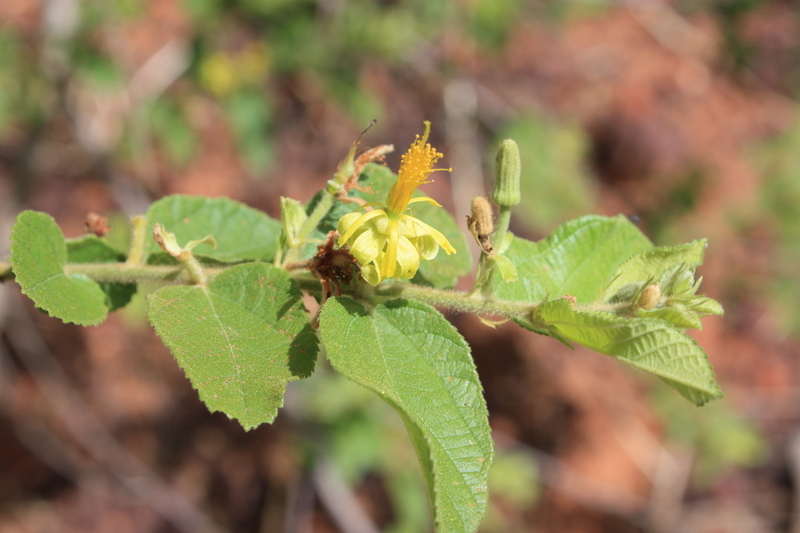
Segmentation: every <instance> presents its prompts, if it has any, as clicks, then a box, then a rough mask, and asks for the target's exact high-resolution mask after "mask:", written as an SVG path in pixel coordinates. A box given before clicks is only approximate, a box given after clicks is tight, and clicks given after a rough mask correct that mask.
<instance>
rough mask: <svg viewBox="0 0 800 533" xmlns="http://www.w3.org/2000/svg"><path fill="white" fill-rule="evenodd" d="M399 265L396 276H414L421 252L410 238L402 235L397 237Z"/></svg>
mask: <svg viewBox="0 0 800 533" xmlns="http://www.w3.org/2000/svg"><path fill="white" fill-rule="evenodd" d="M397 266H398V267H399V269H396V270H395V272H394V277H399V278H409V279H410V278H413V277H414V274H416V273H417V269H418V268H419V253H418V252H417V248H416V247H415V246H414V245H413V244H412V243H411V241H410V240H408V238H406V237H404V236H402V235H400V237H399V238H398V239H397Z"/></svg>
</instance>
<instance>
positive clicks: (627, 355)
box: [538, 299, 722, 406]
mask: <svg viewBox="0 0 800 533" xmlns="http://www.w3.org/2000/svg"><path fill="white" fill-rule="evenodd" d="M538 318H539V319H541V321H542V322H543V323H544V324H546V325H547V326H548V327H554V328H556V329H557V331H558V333H559V334H560V335H563V336H564V337H565V338H567V339H569V340H571V341H574V342H576V343H578V344H582V345H583V346H586V347H588V348H591V349H593V350H597V351H598V352H600V353H604V354H606V355H610V356H612V357H615V358H617V359H619V360H621V361H624V362H626V363H628V364H630V365H632V366H635V367H636V368H639V369H641V370H645V371H647V372H650V373H652V374H655V375H657V376H658V377H660V378H661V379H663V380H664V381H665V382H666V383H667V384H669V385H671V386H672V387H674V388H675V389H676V390H677V391H678V392H680V393H681V394H682V395H683V396H685V397H686V398H687V399H689V400H690V401H692V402H694V404H695V405H698V406H700V405H703V404H704V403H706V402H708V401H710V400H713V399H715V398H721V397H722V391H721V390H720V388H719V386H718V385H717V383H716V381H715V378H714V370H713V369H712V368H711V364H710V363H709V362H708V356H707V355H706V354H705V352H704V351H703V349H702V348H700V346H698V345H697V343H696V342H695V341H694V339H692V338H691V337H689V336H688V335H686V334H684V333H681V332H680V331H678V330H676V329H675V328H674V327H673V326H672V325H671V324H669V323H667V322H664V321H663V320H658V319H652V318H622V317H618V316H615V315H612V314H610V313H605V312H600V311H585V310H576V309H573V307H572V304H571V303H570V302H569V301H567V300H565V299H558V300H552V301H549V302H546V303H544V304H542V305H541V306H540V307H539V310H538Z"/></svg>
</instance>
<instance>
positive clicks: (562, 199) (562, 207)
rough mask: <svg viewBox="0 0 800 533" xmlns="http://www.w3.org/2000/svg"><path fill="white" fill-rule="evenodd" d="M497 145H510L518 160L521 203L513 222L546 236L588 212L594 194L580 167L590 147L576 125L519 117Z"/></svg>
mask: <svg viewBox="0 0 800 533" xmlns="http://www.w3.org/2000/svg"><path fill="white" fill-rule="evenodd" d="M499 139H514V140H515V141H516V142H517V144H518V145H519V149H520V155H521V158H522V178H521V179H522V181H521V186H522V203H521V204H520V205H519V206H518V208H517V209H516V210H515V211H514V216H515V218H516V219H518V220H520V221H521V222H522V223H523V224H525V225H527V227H529V228H530V229H532V230H534V231H537V232H545V231H549V230H550V229H551V228H553V227H554V226H556V225H557V224H559V223H560V222H563V221H565V220H569V219H570V218H574V217H577V216H579V215H581V214H584V213H588V212H591V211H592V210H593V207H594V204H595V191H594V190H593V188H592V183H591V180H590V178H589V174H588V171H587V168H586V167H585V163H584V161H585V155H586V153H587V150H588V142H589V141H588V139H587V136H586V132H585V131H584V130H583V129H582V128H580V127H579V126H578V125H577V124H568V123H560V122H557V121H556V120H554V119H551V118H548V117H545V116H542V115H534V114H529V115H523V116H520V117H519V118H517V119H514V120H513V121H511V122H510V123H508V124H507V125H506V126H505V127H504V128H503V129H502V130H501V135H499V136H498V140H499ZM492 146H494V144H492Z"/></svg>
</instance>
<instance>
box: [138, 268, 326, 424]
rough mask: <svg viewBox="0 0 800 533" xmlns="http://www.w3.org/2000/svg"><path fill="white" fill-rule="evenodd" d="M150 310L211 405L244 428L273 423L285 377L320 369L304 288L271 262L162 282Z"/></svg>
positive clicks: (149, 300) (151, 298)
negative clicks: (190, 281)
mask: <svg viewBox="0 0 800 533" xmlns="http://www.w3.org/2000/svg"><path fill="white" fill-rule="evenodd" d="M147 314H148V317H149V318H150V322H151V323H152V324H153V326H154V327H155V329H156V332H157V333H158V335H159V336H160V337H161V338H162V340H163V341H164V343H165V344H166V345H167V346H168V347H169V348H170V350H172V353H173V355H174V356H175V358H176V359H177V360H178V364H179V365H180V366H181V368H183V370H184V371H185V372H186V375H187V376H188V378H189V379H190V380H191V382H192V385H194V387H195V388H196V389H197V391H198V392H199V394H200V398H201V399H202V400H203V402H205V404H206V405H207V406H208V408H209V409H210V410H211V411H222V412H223V413H225V414H226V415H228V416H229V417H231V418H236V419H237V420H238V421H239V423H241V425H242V426H243V427H244V428H245V429H251V428H254V427H256V426H258V425H259V424H262V423H264V422H272V421H273V420H274V419H275V416H276V415H277V412H278V408H279V407H281V406H282V405H283V395H284V392H285V389H286V383H287V382H288V381H293V380H296V379H300V378H304V377H308V376H309V375H310V374H311V372H312V371H313V370H314V362H315V361H316V354H317V349H318V346H317V336H316V335H315V333H314V331H313V329H312V328H311V324H310V323H309V321H308V318H307V317H306V313H305V310H304V308H303V303H302V300H301V293H300V290H299V288H298V287H297V285H296V283H295V282H294V280H292V279H291V278H290V277H289V275H288V274H287V273H286V272H285V271H282V270H279V269H276V268H274V267H272V266H271V265H267V264H264V263H245V264H241V265H237V266H234V267H231V268H229V269H226V270H225V271H224V272H222V273H221V274H219V275H218V276H217V277H215V278H214V280H213V281H211V283H209V284H208V285H207V286H204V285H190V286H171V287H164V288H162V289H159V290H158V291H156V292H155V293H153V294H151V295H150V296H148V298H147Z"/></svg>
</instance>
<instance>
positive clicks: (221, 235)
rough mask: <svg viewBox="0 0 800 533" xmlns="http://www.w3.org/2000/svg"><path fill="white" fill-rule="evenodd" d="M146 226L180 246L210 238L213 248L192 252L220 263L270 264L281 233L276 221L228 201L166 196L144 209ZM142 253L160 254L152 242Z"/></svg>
mask: <svg viewBox="0 0 800 533" xmlns="http://www.w3.org/2000/svg"><path fill="white" fill-rule="evenodd" d="M147 223H148V227H149V228H150V233H152V229H153V226H155V224H156V223H160V224H161V225H162V226H164V228H165V229H166V230H167V231H169V232H171V233H174V234H175V235H176V237H177V239H178V242H182V243H185V242H189V241H193V240H197V239H202V238H204V237H206V236H207V235H213V236H214V239H215V240H216V242H217V247H216V249H214V248H212V247H211V246H210V245H208V244H201V245H199V246H197V248H195V250H194V252H195V254H196V255H198V256H203V257H208V258H211V259H215V260H217V261H222V262H236V261H241V260H248V259H250V260H257V261H270V260H272V259H273V258H274V257H275V251H276V249H277V242H278V237H279V236H280V233H281V225H280V223H279V222H278V221H277V220H274V219H272V218H270V217H269V216H267V215H266V214H265V213H262V212H261V211H258V210H256V209H253V208H251V207H248V206H246V205H244V204H242V203H239V202H236V201H234V200H231V199H230V198H206V197H203V196H186V195H172V196H167V197H165V198H162V199H161V200H159V201H157V202H155V203H154V204H152V205H151V206H150V209H148V210H147ZM146 250H147V252H148V253H149V254H152V253H159V252H161V248H159V247H158V244H156V242H155V241H154V240H152V239H150V240H148V245H147V248H146Z"/></svg>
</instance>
